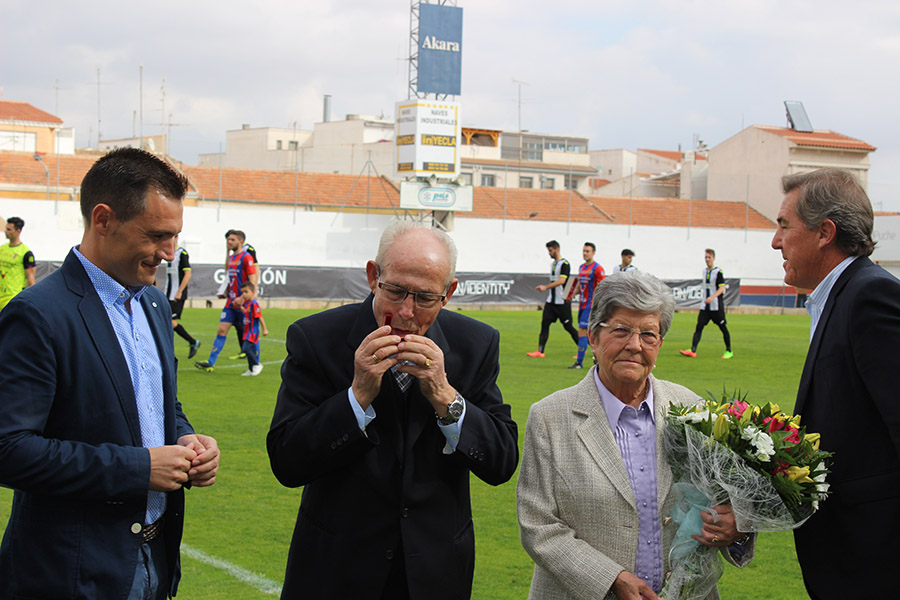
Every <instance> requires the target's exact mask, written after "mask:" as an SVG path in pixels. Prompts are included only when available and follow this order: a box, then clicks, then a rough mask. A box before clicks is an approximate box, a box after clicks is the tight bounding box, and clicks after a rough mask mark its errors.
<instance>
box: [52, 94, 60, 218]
mask: <svg viewBox="0 0 900 600" xmlns="http://www.w3.org/2000/svg"><path fill="white" fill-rule="evenodd" d="M57 81H59V80H57ZM58 111H59V108H57V112H58ZM59 129H60V128H59V127H57V128H56V198H55V199H54V200H53V214H54V215H55V214H57V213H58V211H59Z"/></svg>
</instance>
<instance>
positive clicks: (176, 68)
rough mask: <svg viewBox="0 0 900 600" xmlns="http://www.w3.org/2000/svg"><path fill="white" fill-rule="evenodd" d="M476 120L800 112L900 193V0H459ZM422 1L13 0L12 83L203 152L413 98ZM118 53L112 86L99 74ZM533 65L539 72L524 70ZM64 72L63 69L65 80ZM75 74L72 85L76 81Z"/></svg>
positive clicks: (888, 200) (563, 129) (613, 132)
mask: <svg viewBox="0 0 900 600" xmlns="http://www.w3.org/2000/svg"><path fill="white" fill-rule="evenodd" d="M459 6H461V7H462V8H463V10H464V12H463V74H462V95H461V96H460V97H459V98H458V100H459V101H460V102H461V103H462V115H463V119H462V120H463V124H464V125H466V126H470V127H482V128H486V129H502V130H516V129H517V128H518V114H519V102H518V97H519V90H520V87H521V118H522V128H523V129H527V130H530V131H534V132H540V133H548V134H560V135H573V136H580V137H587V138H589V139H590V147H591V149H603V148H628V149H632V150H634V149H636V148H639V147H640V148H658V149H665V150H677V149H678V147H679V145H680V146H681V148H682V149H683V150H689V149H691V147H692V144H693V139H694V136H695V134H696V135H699V137H700V138H701V139H702V140H703V141H704V142H705V143H706V144H707V145H708V146H710V147H712V146H715V145H716V144H718V143H720V142H722V141H723V140H725V139H728V138H729V137H731V136H732V135H735V134H736V133H738V132H739V131H740V130H741V129H742V128H743V127H747V126H749V125H753V124H762V125H778V126H784V125H785V124H786V121H785V116H784V105H783V101H784V100H800V101H802V102H803V103H804V105H805V106H806V110H807V113H808V115H809V118H810V120H811V122H812V124H813V126H814V127H815V128H817V129H831V130H833V131H837V132H839V133H843V134H846V135H849V136H852V137H856V138H860V139H862V140H865V141H866V142H868V143H870V144H872V145H874V146H876V147H877V148H878V150H877V151H876V152H874V153H872V154H871V155H870V159H871V164H872V168H871V171H870V194H871V196H872V199H873V202H874V204H875V208H876V209H879V208H883V209H885V210H888V209H890V210H900V119H898V118H897V106H898V104H900V102H898V98H897V93H896V91H897V89H898V76H897V70H898V65H900V3H898V2H896V1H893V0H884V1H882V0H878V1H875V0H872V1H864V2H856V3H851V2H846V1H845V0H844V1H833V0H816V1H789V2H785V1H784V0H779V1H774V0H748V1H745V0H728V1H726V2H714V1H706V2H700V1H690V0H680V1H666V0H643V1H639V2H638V1H632V2H627V1H626V2H622V1H621V0H619V1H616V2H607V1H605V0H567V1H564V2H548V1H547V0H515V1H514V0H477V1H476V0H468V1H466V0H460V2H459ZM409 8H410V3H409V1H408V0H341V1H336V0H315V1H313V0H290V1H283V0H270V1H268V2H252V3H251V2H246V1H244V2H236V1H233V0H216V1H214V2H213V1H210V0H196V1H188V2H185V1H183V0H181V1H178V2H175V1H170V0H158V1H156V2H152V3H150V2H143V3H141V2H115V3H113V2H108V1H100V0H79V1H78V2H71V1H69V0H49V1H45V2H35V1H34V0H4V1H3V4H2V7H0V90H2V98H4V99H6V100H19V101H25V102H29V103H31V104H33V105H35V106H37V107H39V108H41V109H43V110H46V111H48V112H50V113H54V114H57V115H58V116H59V117H60V118H62V119H63V120H64V121H65V123H66V125H67V126H72V127H74V128H75V130H76V144H77V145H78V146H79V147H80V146H87V145H88V143H89V142H90V143H91V144H96V141H97V130H98V91H99V118H100V124H99V129H100V132H101V133H102V136H103V138H104V139H112V138H122V137H130V136H131V135H132V133H133V132H134V131H137V130H139V129H140V127H139V126H138V125H136V124H135V115H136V113H137V111H138V110H139V107H140V98H141V94H140V85H139V81H140V78H139V73H140V68H139V65H143V133H144V135H152V134H156V133H160V131H161V120H162V115H163V112H162V102H161V93H160V86H161V84H162V80H163V78H165V81H166V85H165V90H166V93H165V114H166V119H167V120H168V119H169V117H168V115H169V114H170V113H171V123H172V126H171V128H170V133H171V138H170V146H169V151H170V154H172V155H174V156H175V157H176V158H179V159H181V160H183V161H185V162H187V163H191V164H196V161H197V154H198V153H207V152H216V151H218V149H219V144H223V145H224V140H225V131H226V130H228V129H238V128H240V126H241V124H243V123H249V124H250V125H251V126H253V127H263V126H272V127H288V128H289V127H292V126H293V123H294V122H295V121H296V122H297V126H298V127H299V128H303V129H308V128H311V127H312V125H313V124H314V123H315V122H318V121H321V120H322V97H323V95H324V94H331V96H332V98H333V110H332V117H333V118H337V119H342V118H343V117H344V115H346V114H373V115H382V114H383V115H385V116H386V117H388V118H393V116H392V113H393V107H394V102H395V101H397V100H402V99H405V98H406V97H407V79H408V73H407V64H408V63H407V61H406V60H405V59H406V58H407V57H408V54H409V41H408V40H409V22H410V14H409ZM98 69H99V86H98V83H97V82H98ZM514 80H516V81H521V82H524V84H522V85H521V86H520V85H519V84H517V83H515V82H514ZM57 81H58V82H59V83H58V85H57ZM57 88H58V89H57Z"/></svg>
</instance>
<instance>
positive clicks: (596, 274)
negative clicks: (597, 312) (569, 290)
mask: <svg viewBox="0 0 900 600" xmlns="http://www.w3.org/2000/svg"><path fill="white" fill-rule="evenodd" d="M604 279H606V271H604V270H603V267H601V266H600V264H599V263H596V262H592V263H590V264H588V263H584V264H583V265H581V266H580V267H579V268H578V284H579V285H580V286H581V302H579V304H578V310H583V309H585V308H590V307H591V303H592V302H593V301H594V288H595V287H597V284H598V283H600V282H601V281H603V280H604Z"/></svg>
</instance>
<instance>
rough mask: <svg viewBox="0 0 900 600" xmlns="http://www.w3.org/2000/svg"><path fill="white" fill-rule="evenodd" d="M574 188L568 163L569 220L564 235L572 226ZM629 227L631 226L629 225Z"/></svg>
mask: <svg viewBox="0 0 900 600" xmlns="http://www.w3.org/2000/svg"><path fill="white" fill-rule="evenodd" d="M573 187H574V182H573V181H572V163H571V162H570V163H569V218H568V220H567V221H566V235H569V226H570V225H571V224H572V188H573ZM629 227H631V225H630V224H629Z"/></svg>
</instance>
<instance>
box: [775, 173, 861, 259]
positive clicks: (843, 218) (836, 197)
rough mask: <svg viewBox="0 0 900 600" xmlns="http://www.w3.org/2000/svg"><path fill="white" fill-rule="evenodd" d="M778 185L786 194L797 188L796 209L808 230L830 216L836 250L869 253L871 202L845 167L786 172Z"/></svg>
mask: <svg viewBox="0 0 900 600" xmlns="http://www.w3.org/2000/svg"><path fill="white" fill-rule="evenodd" d="M781 187H782V189H783V190H784V193H785V194H787V193H790V192H792V191H794V190H796V189H799V190H800V195H799V196H798V197H797V205H796V207H795V209H796V211H797V216H799V217H800V220H801V221H803V225H804V226H806V228H807V229H810V230H813V229H816V228H817V227H818V226H819V225H821V224H822V223H823V222H824V221H825V219H830V220H831V221H832V222H833V223H834V225H835V227H836V228H837V236H836V243H837V247H838V249H839V250H841V251H842V252H844V253H845V254H847V255H848V256H869V255H870V254H872V251H873V250H874V249H875V241H874V240H873V239H872V230H873V229H874V222H875V217H874V215H873V214H872V203H871V202H870V201H869V196H868V195H867V194H866V191H865V190H864V189H863V187H862V186H861V185H860V183H859V181H858V180H857V178H856V177H855V176H854V175H853V173H851V172H850V171H847V170H846V169H818V170H816V171H811V172H809V173H798V174H795V175H785V176H784V177H782V178H781Z"/></svg>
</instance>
